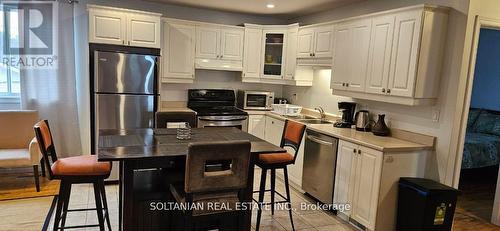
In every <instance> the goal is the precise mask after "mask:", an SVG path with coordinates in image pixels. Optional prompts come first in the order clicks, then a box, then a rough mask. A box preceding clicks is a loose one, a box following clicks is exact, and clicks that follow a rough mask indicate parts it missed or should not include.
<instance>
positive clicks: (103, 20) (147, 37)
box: [88, 5, 161, 48]
mask: <svg viewBox="0 0 500 231" xmlns="http://www.w3.org/2000/svg"><path fill="white" fill-rule="evenodd" d="M88 7H89V9H88V10H89V42H90V43H103V44H114V45H126V46H136V47H150V48H160V45H161V42H160V39H161V36H160V33H161V32H160V21H161V20H160V17H161V15H160V14H153V13H148V12H140V11H132V10H126V9H119V8H112V7H102V6H95V5H89V6H88Z"/></svg>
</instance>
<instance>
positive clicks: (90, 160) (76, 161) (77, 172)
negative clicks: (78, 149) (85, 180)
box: [51, 155, 111, 176]
mask: <svg viewBox="0 0 500 231" xmlns="http://www.w3.org/2000/svg"><path fill="white" fill-rule="evenodd" d="M51 169H52V172H53V174H54V175H55V176H105V175H109V173H110V172H111V163H109V162H98V161H97V158H96V156H94V155H91V156H75V157H68V158H62V159H58V160H57V161H56V162H54V164H52V166H51Z"/></svg>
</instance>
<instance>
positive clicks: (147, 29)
mask: <svg viewBox="0 0 500 231" xmlns="http://www.w3.org/2000/svg"><path fill="white" fill-rule="evenodd" d="M160 21H161V20H160V17H156V16H150V15H143V14H128V15H127V25H128V28H127V31H128V45H129V46H136V47H152V48H157V47H160V37H161V36H160V34H161V33H160Z"/></svg>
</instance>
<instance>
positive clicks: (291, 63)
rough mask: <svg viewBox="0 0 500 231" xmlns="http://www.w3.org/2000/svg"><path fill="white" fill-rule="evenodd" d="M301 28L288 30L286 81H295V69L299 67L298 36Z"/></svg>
mask: <svg viewBox="0 0 500 231" xmlns="http://www.w3.org/2000/svg"><path fill="white" fill-rule="evenodd" d="M298 31H299V28H298V27H292V28H289V29H288V30H287V32H286V33H287V36H286V37H287V38H286V42H285V45H286V46H285V47H286V56H285V76H284V79H287V80H293V79H295V69H296V67H297V34H298Z"/></svg>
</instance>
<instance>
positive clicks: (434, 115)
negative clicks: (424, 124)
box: [432, 109, 440, 122]
mask: <svg viewBox="0 0 500 231" xmlns="http://www.w3.org/2000/svg"><path fill="white" fill-rule="evenodd" d="M439 114H440V111H439V109H434V110H432V122H439Z"/></svg>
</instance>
